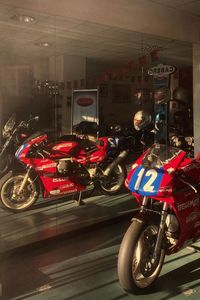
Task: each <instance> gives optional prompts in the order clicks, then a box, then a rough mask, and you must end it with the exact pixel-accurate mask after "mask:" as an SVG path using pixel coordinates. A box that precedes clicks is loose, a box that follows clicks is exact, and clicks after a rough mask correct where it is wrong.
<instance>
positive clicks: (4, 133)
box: [2, 130, 10, 139]
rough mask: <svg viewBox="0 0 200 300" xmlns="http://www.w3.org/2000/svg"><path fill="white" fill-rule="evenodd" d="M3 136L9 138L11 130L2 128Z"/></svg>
mask: <svg viewBox="0 0 200 300" xmlns="http://www.w3.org/2000/svg"><path fill="white" fill-rule="evenodd" d="M2 136H3V138H4V139H7V138H8V137H9V136H10V132H9V131H7V130H2Z"/></svg>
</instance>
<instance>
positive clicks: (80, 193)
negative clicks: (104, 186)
mask: <svg viewBox="0 0 200 300" xmlns="http://www.w3.org/2000/svg"><path fill="white" fill-rule="evenodd" d="M81 196H82V192H79V194H78V200H76V202H77V204H78V206H81V205H84V204H85V203H84V201H83V200H82V199H81Z"/></svg>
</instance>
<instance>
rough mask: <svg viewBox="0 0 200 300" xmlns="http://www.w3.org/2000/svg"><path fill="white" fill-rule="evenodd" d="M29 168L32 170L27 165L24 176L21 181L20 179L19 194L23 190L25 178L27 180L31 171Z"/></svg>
mask: <svg viewBox="0 0 200 300" xmlns="http://www.w3.org/2000/svg"><path fill="white" fill-rule="evenodd" d="M31 170H32V168H31V167H29V168H28V170H27V172H26V175H25V176H24V179H23V181H22V183H21V186H20V188H19V190H18V194H20V193H21V192H22V191H23V189H24V187H25V185H26V183H27V180H28V178H29V175H30V173H31Z"/></svg>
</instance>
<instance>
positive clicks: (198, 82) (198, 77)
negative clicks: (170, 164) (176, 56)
mask: <svg viewBox="0 0 200 300" xmlns="http://www.w3.org/2000/svg"><path fill="white" fill-rule="evenodd" d="M193 111H194V113H193V118H194V121H193V122H194V152H195V155H196V154H197V153H198V152H199V151H200V117H199V116H200V44H193Z"/></svg>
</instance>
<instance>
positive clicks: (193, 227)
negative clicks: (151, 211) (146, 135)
mask: <svg viewBox="0 0 200 300" xmlns="http://www.w3.org/2000/svg"><path fill="white" fill-rule="evenodd" d="M144 157H145V153H144V154H143V155H142V156H141V157H140V158H139V159H138V160H136V162H135V163H134V164H133V166H132V169H131V170H130V172H129V174H128V176H127V179H126V182H125V184H126V187H128V188H130V183H132V185H134V184H135V181H134V182H133V178H134V174H136V173H137V172H138V170H139V169H138V168H142V167H141V164H142V161H143V158H144ZM147 170H148V169H147ZM150 170H151V169H150ZM157 172H162V179H161V181H160V183H159V186H158V189H157V192H156V193H155V194H153V195H150V194H149V196H148V194H146V195H147V197H150V198H152V199H154V200H156V201H160V202H166V203H168V204H169V205H170V207H171V209H172V210H173V211H174V213H175V215H176V217H177V219H178V221H179V225H180V235H179V240H178V243H177V245H176V247H175V248H174V249H173V251H174V252H176V251H178V250H179V249H180V248H182V247H183V246H184V245H185V244H186V243H189V241H190V240H194V241H195V240H196V239H198V238H199V235H200V199H199V192H197V190H195V188H192V187H191V186H198V183H199V182H200V160H198V159H192V158H188V157H186V153H185V152H184V151H180V153H179V154H178V155H177V156H175V157H174V158H173V159H171V160H170V161H169V163H166V164H165V165H164V166H163V167H162V168H161V171H159V170H157ZM138 174H139V173H138ZM138 176H139V175H137V176H136V179H137V178H138ZM141 182H142V181H141ZM186 182H187V184H186ZM188 184H190V185H191V186H190V185H188ZM132 193H133V195H134V197H135V199H136V200H137V202H138V203H139V205H141V201H142V200H143V196H144V194H141V192H139V190H138V192H137V191H132Z"/></svg>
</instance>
